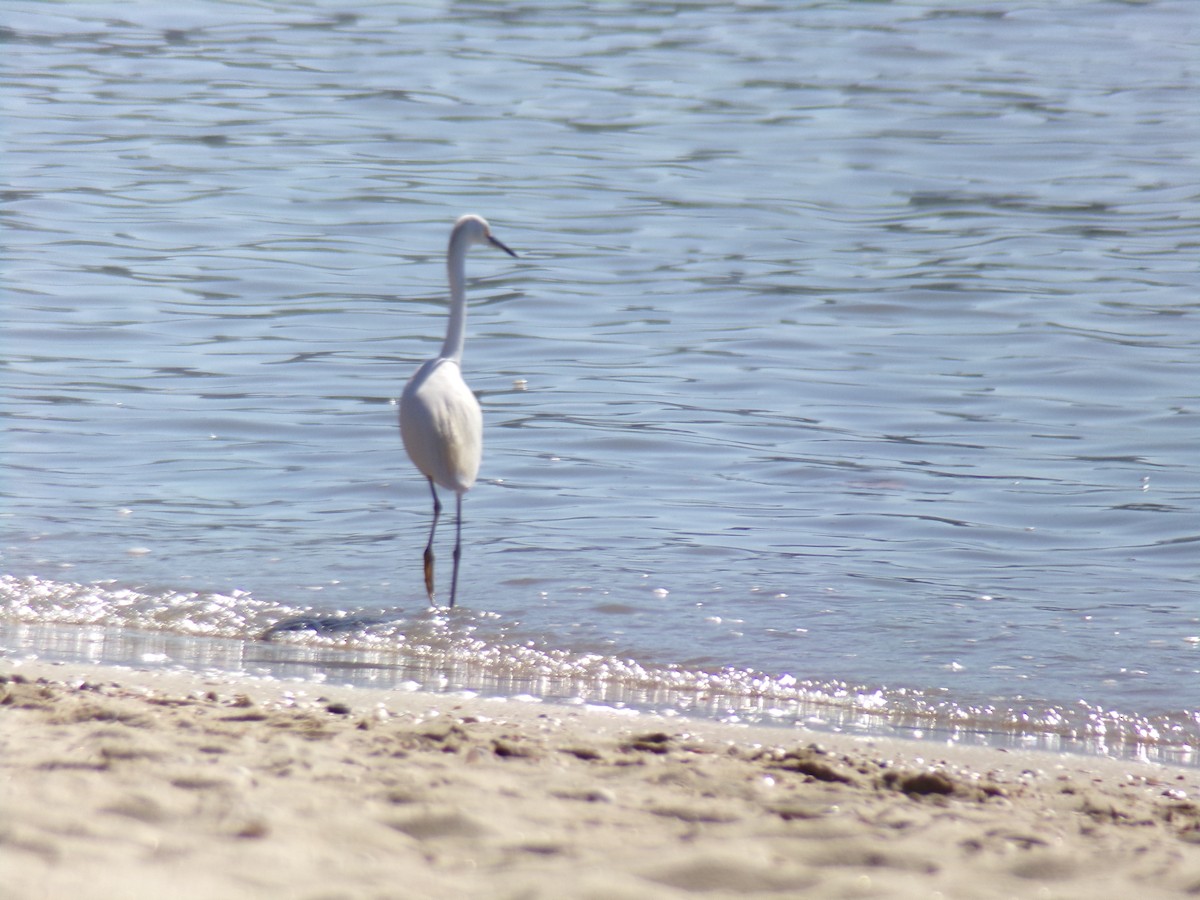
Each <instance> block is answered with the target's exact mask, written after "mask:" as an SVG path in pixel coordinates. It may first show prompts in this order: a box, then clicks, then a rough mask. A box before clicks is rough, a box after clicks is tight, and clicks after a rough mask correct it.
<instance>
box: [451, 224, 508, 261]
mask: <svg viewBox="0 0 1200 900" xmlns="http://www.w3.org/2000/svg"><path fill="white" fill-rule="evenodd" d="M457 241H465V242H466V246H468V247H469V246H470V245H471V244H491V245H492V246H493V247H499V248H500V249H501V250H503V251H504V252H505V253H507V254H508V255H509V256H513V257H515V256H516V255H517V254H515V253H513V252H512V251H511V250H509V249H508V248H507V247H506V246H504V244H502V243H501V242H500V241H499V240H498V239H496V238H495V237H493V236H492V229H491V226H489V225H488V223H487V220H486V219H484V218H483V216H476V215H474V214H471V213H468V214H467V215H465V216H460V217H459V219H458V221H457V222H455V223H454V230H453V231H452V232H450V243H451V245H453V244H454V243H456V242H457Z"/></svg>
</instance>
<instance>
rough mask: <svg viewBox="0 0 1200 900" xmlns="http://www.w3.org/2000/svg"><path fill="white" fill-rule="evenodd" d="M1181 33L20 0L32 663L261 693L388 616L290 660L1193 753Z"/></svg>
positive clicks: (893, 6)
mask: <svg viewBox="0 0 1200 900" xmlns="http://www.w3.org/2000/svg"><path fill="white" fill-rule="evenodd" d="M1198 32H1200V27H1198V26H1197V23H1196V20H1195V16H1194V14H1193V10H1192V8H1191V5H1190V4H1189V3H1187V2H1185V0H1179V2H1148V3H1128V4H1127V3H1109V4H1099V5H1088V6H1087V7H1086V8H1085V7H1083V6H1079V7H1069V6H1067V5H1063V4H1056V3H1049V2H1046V3H1030V4H1026V5H1024V6H1022V7H1020V8H1017V9H1012V10H1004V9H1001V8H987V9H986V10H984V9H983V8H978V7H974V6H967V5H964V6H963V7H962V8H958V9H955V8H952V7H946V6H944V5H940V4H939V5H934V4H920V3H870V4H866V3H864V4H845V5H825V4H808V5H795V4H788V5H783V4H780V5H772V4H768V3H763V4H748V5H745V6H739V7H731V6H730V5H729V4H716V3H713V4H707V3H700V4H686V5H674V4H636V3H632V4H604V5H599V6H594V5H572V4H561V5H558V4H556V5H548V4H536V5H529V6H519V5H518V6H514V5H512V4H490V3H478V4H468V5H458V4H448V5H445V6H444V7H442V8H440V9H433V8H426V7H417V8H409V7H397V6H393V5H390V4H385V5H377V6H368V7H365V8H362V9H360V10H359V11H357V12H355V13H353V14H351V13H347V12H345V10H344V9H343V8H341V7H339V6H338V5H336V4H322V3H311V4H289V5H287V6H286V7H277V6H260V5H254V4H244V3H216V2H207V3H200V4H193V5H191V6H188V7H186V8H172V9H170V10H169V11H168V10H167V9H166V8H161V9H160V8H157V7H153V6H139V5H128V4H125V5H119V6H118V5H115V4H114V5H108V4H105V3H92V4H86V5H54V4H43V3H20V2H19V3H16V4H10V6H9V7H7V8H6V16H5V30H4V31H3V32H2V34H0V37H3V39H4V42H5V51H6V58H7V59H9V60H10V65H9V66H8V67H7V73H6V75H5V82H4V88H3V93H2V98H3V103H4V111H3V112H4V116H3V118H4V121H5V123H6V124H5V126H4V129H5V131H4V135H5V145H6V151H5V157H6V158H5V171H6V173H7V176H8V178H7V181H8V189H7V190H6V192H5V193H4V196H3V198H2V199H3V205H2V207H0V208H2V209H3V213H4V221H5V223H6V225H7V231H6V238H7V243H8V248H7V251H6V254H5V260H4V284H5V288H4V292H5V300H6V302H5V306H4V309H5V313H4V315H5V322H4V350H5V353H4V356H5V359H6V364H5V366H4V369H3V379H4V387H5V390H4V401H3V404H4V405H3V415H4V417H5V433H4V453H5V459H6V462H7V469H8V474H7V476H6V478H5V480H4V482H3V491H4V505H3V518H2V519H0V541H2V547H3V554H4V558H3V567H4V571H5V572H6V573H8V577H7V578H6V579H5V580H4V581H3V582H0V616H2V617H3V620H2V621H0V624H3V625H4V628H3V631H2V632H0V634H3V646H4V647H5V649H7V651H8V652H9V653H10V654H11V653H23V652H40V653H43V654H46V653H63V654H66V655H71V654H73V653H77V654H79V655H83V656H89V655H93V654H96V653H103V654H106V655H107V657H108V658H113V657H115V658H122V657H124V656H125V655H126V654H128V658H130V659H136V658H140V657H142V656H145V655H146V654H149V655H150V656H152V657H155V658H157V657H158V656H162V655H164V653H165V651H162V650H161V649H155V648H156V647H157V644H156V642H161V641H168V642H169V646H170V647H171V648H172V649H171V651H170V652H169V653H165V655H166V656H179V657H185V656H186V657H189V658H193V659H199V660H200V661H204V660H207V659H209V657H210V656H211V655H212V654H214V653H217V651H215V650H212V649H211V648H210V649H208V650H205V649H202V648H198V647H196V646H192V645H187V646H189V647H190V649H184V646H185V644H186V642H185V644H180V643H179V636H180V635H184V636H192V637H204V638H220V639H224V640H230V641H233V642H235V644H237V645H238V646H239V647H242V648H243V649H240V650H238V651H236V652H235V653H234V656H233V657H232V658H229V659H227V662H228V664H229V665H232V666H234V667H237V666H241V665H246V664H248V663H246V662H245V660H246V659H248V658H258V656H256V654H259V655H261V646H262V645H261V644H259V643H251V644H246V645H242V644H240V643H238V642H240V641H242V640H244V639H247V638H254V637H257V636H258V635H260V634H261V633H262V631H263V630H264V629H266V628H268V627H270V626H271V624H272V623H274V622H277V621H279V620H281V619H287V618H288V617H291V616H300V615H307V614H310V613H314V614H317V615H319V616H325V617H329V616H335V617H336V616H349V617H350V618H355V617H359V616H368V617H369V616H371V615H381V616H383V617H384V618H386V619H388V622H389V623H391V624H379V623H376V624H374V625H370V626H365V627H364V628H363V629H349V630H339V631H337V632H336V633H334V634H316V635H314V634H313V633H312V632H304V631H297V632H288V633H285V634H283V635H280V636H279V637H278V639H277V640H276V641H275V642H273V643H272V646H274V647H279V646H283V647H286V648H292V650H294V652H296V653H300V654H301V656H304V654H315V656H310V657H306V659H307V662H304V663H303V664H304V665H317V664H320V665H332V663H329V662H328V661H329V660H330V659H332V658H334V657H331V656H330V655H329V654H330V653H335V650H336V653H342V654H348V656H344V657H337V658H339V659H348V660H350V661H351V662H352V663H353V664H354V665H355V666H359V665H360V664H361V666H364V667H366V668H367V669H370V667H371V666H376V667H380V668H376V669H371V671H374V672H376V674H375V675H371V676H370V677H372V678H387V677H392V675H393V674H394V673H395V672H396V671H397V670H398V669H399V670H404V667H405V666H412V665H416V666H417V668H418V670H419V671H418V672H417V673H416V674H414V673H412V672H409V673H408V674H406V675H404V677H406V678H408V677H413V678H416V680H418V681H420V682H421V683H431V684H436V683H438V682H439V679H441V680H442V681H444V682H445V683H447V684H454V685H457V686H463V685H466V686H472V685H476V686H479V687H481V688H482V689H490V690H502V691H503V690H517V691H528V692H531V693H538V692H539V691H541V692H544V693H546V694H548V695H549V694H553V695H556V696H559V695H561V696H567V695H573V694H580V693H583V694H589V693H594V692H596V691H600V692H601V693H602V694H603V695H604V696H605V697H617V698H618V699H619V700H620V701H621V702H625V701H624V700H623V699H621V698H624V697H626V695H628V696H629V697H631V698H632V699H633V700H635V701H636V700H639V699H640V700H645V699H646V698H647V697H657V698H658V699H657V700H656V701H655V702H661V703H665V704H668V705H670V704H678V705H682V706H685V707H695V706H697V705H700V706H703V704H704V702H705V701H704V700H696V699H686V698H685V699H680V698H679V696H678V695H676V694H671V693H670V691H675V690H678V689H679V688H680V684H682V685H683V688H682V689H683V690H684V692H685V693H686V692H689V691H691V692H693V694H689V695H688V698H693V696H694V692H695V691H697V690H698V691H699V695H700V696H702V697H710V696H713V695H714V694H716V695H719V696H722V697H731V698H733V699H732V700H730V701H729V703H728V704H727V705H726V706H722V707H721V709H720V710H716V709H715V708H714V710H713V711H718V712H720V714H726V713H731V711H732V713H736V712H737V711H738V710H741V711H742V712H743V713H745V712H746V711H747V710H750V711H753V710H763V709H770V710H780V709H784V707H782V706H780V704H781V703H782V704H785V705H786V704H787V703H796V702H799V701H798V698H799V697H800V695H803V696H804V697H805V698H808V699H814V698H815V699H816V700H818V701H820V702H822V703H826V701H828V702H827V703H826V705H825V706H822V707H821V709H823V710H825V711H826V712H825V713H814V712H812V710H811V709H809V708H808V707H805V709H804V710H801V711H799V712H797V710H796V709H794V708H792V707H788V708H787V709H785V710H784V713H783V716H784V718H787V717H788V716H792V715H793V714H794V715H795V716H796V717H798V718H801V719H804V718H812V717H813V716H819V715H825V714H827V715H830V716H832V717H833V718H834V719H835V720H836V721H837V722H839V723H841V722H843V717H845V719H846V720H847V721H849V720H853V721H854V722H861V721H864V719H863V718H862V716H869V721H870V722H880V721H889V720H888V716H892V717H893V718H892V719H891V720H890V721H893V722H895V721H904V722H907V721H908V718H906V717H908V716H910V715H912V714H914V713H919V715H920V716H922V717H924V718H922V719H921V725H920V727H922V728H932V729H943V728H960V729H966V730H968V731H974V732H979V733H985V732H994V731H1004V732H1005V733H1011V734H1017V735H1018V736H1019V735H1025V734H1027V735H1030V736H1031V739H1038V740H1042V739H1045V738H1046V735H1053V736H1054V739H1056V740H1057V739H1059V738H1061V737H1063V736H1065V737H1066V738H1068V739H1071V740H1076V739H1078V740H1082V741H1083V742H1085V743H1087V744H1088V746H1089V747H1093V748H1095V749H1111V748H1112V747H1113V746H1115V745H1116V744H1122V745H1129V746H1135V747H1136V748H1137V749H1138V751H1139V752H1170V753H1172V754H1175V755H1177V756H1183V757H1187V756H1188V755H1189V754H1190V753H1192V752H1193V751H1194V750H1196V749H1200V727H1198V726H1197V711H1200V678H1198V677H1197V676H1198V674H1200V657H1198V656H1197V654H1198V653H1200V600H1198V589H1200V571H1198V570H1200V567H1198V565H1197V553H1198V549H1197V548H1198V546H1200V545H1198V543H1197V542H1198V541H1200V515H1198V512H1200V488H1198V487H1197V486H1198V485H1200V454H1197V452H1196V445H1197V433H1198V432H1197V429H1198V427H1200V389H1198V387H1197V385H1200V324H1198V312H1200V301H1198V300H1197V294H1196V288H1197V282H1198V279H1197V267H1196V257H1197V248H1198V247H1200V227H1198V226H1200V222H1198V216H1197V212H1196V210H1197V204H1196V200H1197V189H1196V181H1195V172H1196V163H1197V155H1198V154H1197V147H1200V124H1198V123H1200V116H1198V115H1197V112H1200V110H1198V109H1197V101H1196V97H1197V96H1200V95H1198V94H1197V87H1198V85H1197V83H1196V81H1197V74H1196V68H1195V59H1196V58H1197V50H1198V48H1200V33H1198ZM465 211H476V212H479V213H482V214H484V215H486V216H487V217H488V218H489V219H490V221H491V222H492V225H493V227H494V229H495V231H496V233H497V235H498V236H499V237H500V238H501V239H502V240H504V241H505V242H506V243H508V244H509V245H510V246H512V247H513V248H514V249H515V250H517V251H518V252H519V253H520V254H521V259H520V260H511V259H509V258H507V257H505V256H503V255H502V254H499V253H488V252H486V251H476V252H475V254H474V255H473V256H472V258H471V259H470V261H469V265H468V272H469V274H470V275H471V276H472V279H473V280H472V283H471V285H470V289H469V294H470V296H471V298H472V305H471V312H470V321H469V323H468V341H467V350H466V358H465V364H464V365H465V369H466V374H467V377H468V380H469V381H470V383H471V384H472V386H473V387H474V388H475V389H476V390H477V391H478V392H479V393H480V396H481V402H482V405H483V408H484V416H485V427H486V435H485V456H484V463H483V470H482V473H481V481H480V483H479V484H478V485H477V486H476V488H475V489H474V490H473V491H472V492H471V493H470V495H469V496H468V498H467V501H466V511H467V519H466V525H465V533H466V537H467V540H468V546H467V549H466V555H465V562H464V569H463V574H462V581H461V584H460V597H461V601H462V603H463V604H464V606H465V607H467V608H466V609H464V610H460V611H458V612H457V613H456V614H455V615H453V616H449V617H445V616H440V615H431V614H430V613H428V612H427V611H426V608H425V606H426V602H425V598H424V593H423V588H422V584H421V573H420V551H421V548H422V546H423V543H424V539H425V533H426V529H427V527H428V515H429V509H428V495H427V489H426V487H425V485H424V483H423V481H422V479H421V478H420V477H419V476H418V475H417V474H416V473H415V471H414V470H413V469H412V468H411V466H410V465H409V464H408V462H407V460H406V459H405V457H404V455H403V452H402V451H401V449H400V447H399V439H398V434H397V429H396V427H395V408H394V403H393V398H395V397H396V396H398V394H399V392H400V388H401V386H402V384H403V382H404V380H405V379H406V378H407V376H408V374H409V373H410V372H411V370H412V369H413V368H414V367H415V365H416V364H417V363H418V362H419V361H420V360H421V359H422V358H424V357H426V356H428V355H430V354H432V353H434V352H436V349H437V347H438V345H439V343H440V340H441V332H442V329H443V328H444V316H445V300H444V296H445V287H444V269H443V264H442V254H443V252H444V246H445V240H446V235H447V233H448V228H449V225H450V223H451V222H452V221H453V219H454V218H455V217H456V216H457V215H458V214H460V213H462V212H465ZM445 534H446V535H448V534H449V529H447V530H446V532H445ZM449 549H450V548H449V546H448V545H444V549H442V551H441V558H442V560H443V565H445V564H446V563H447V562H448V560H449ZM447 574H448V572H443V573H442V575H443V577H445V576H446V575H447ZM79 624H87V625H103V626H105V627H106V629H107V630H104V631H96V630H94V629H89V630H84V631H80V632H79V633H78V634H77V635H76V636H75V637H63V636H62V633H61V632H60V631H58V630H57V629H58V628H59V627H61V626H66V625H79ZM112 629H115V632H114V631H113V630H112ZM114 634H115V635H116V636H115V637H114ZM147 641H148V642H149V645H150V646H151V649H149V650H143V649H137V650H135V649H132V648H133V647H134V646H136V647H138V648H142V647H144V646H145V645H146V642H147ZM130 642H132V643H130ZM98 647H101V648H102V649H97V648H98ZM89 648H90V649H89ZM114 648H116V649H114ZM246 648H249V649H246ZM221 652H222V653H223V652H224V651H221ZM273 652H274V651H273ZM363 654H366V655H365V656H363ZM379 654H383V657H382V658H381V657H380V656H379ZM217 655H218V656H219V655H220V654H219V653H218V654H217ZM335 655H336V654H335ZM221 658H223V659H225V658H226V657H223V656H222V657H221ZM439 667H441V668H439ZM446 667H449V668H446ZM380 672H382V673H383V674H378V673H380ZM438 672H441V673H442V674H441V675H439V674H438ZM447 672H448V673H449V674H447ZM389 673H391V674H389ZM546 679H549V681H546ZM697 685H699V687H697ZM914 697H916V698H918V700H916V701H914V699H913V698H914ZM718 705H720V704H718ZM705 708H708V707H705ZM830 709H832V710H835V711H836V712H834V713H829V712H828V710H830ZM847 710H848V712H847ZM1147 748H1150V750H1147ZM1162 748H1167V750H1165V751H1164V750H1163V749H1162Z"/></svg>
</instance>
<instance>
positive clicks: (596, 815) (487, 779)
mask: <svg viewBox="0 0 1200 900" xmlns="http://www.w3.org/2000/svg"><path fill="white" fill-rule="evenodd" d="M0 678H2V681H0V772H2V774H0V873H3V876H2V878H0V898H5V900H7V898H22V900H25V898H61V897H78V898H118V897H119V898H159V897H164V896H170V897H173V898H218V897H219V898H242V897H287V898H306V900H307V898H311V900H318V898H321V900H333V898H360V897H370V898H385V897H386V898H425V897H428V898H442V897H467V898H514V900H515V898H597V900H599V898H605V900H611V898H630V900H632V898H680V897H690V896H700V897H704V898H725V897H728V898H733V897H755V896H762V897H793V896H795V897H810V896H811V897H822V898H827V897H889V898H891V897H936V896H942V897H947V898H960V897H967V898H973V897H997V898H999V897H1017V898H1027V897H1048V898H1073V897H1079V898H1084V897H1086V898H1095V897H1134V896H1136V897H1139V898H1155V897H1177V896H1180V895H1185V894H1188V893H1196V892H1200V805H1198V803H1197V799H1198V798H1200V771H1198V770H1193V769H1185V768H1170V767H1163V766H1156V765H1149V764H1141V763H1135V762H1124V761H1116V760H1108V759H1101V758H1095V757H1083V756H1068V755H1054V754H1047V753H1035V752H1005V751H1002V750H999V749H991V748H979V747H959V746H948V745H945V744H935V743H919V742H905V741H893V740H881V739H859V738H853V737H848V736H843V735H816V734H810V733H806V732H799V731H795V730H775V729H768V728H746V727H738V726H732V725H721V724H717V723H711V722H704V721H693V720H684V719H679V718H664V717H659V716H653V715H645V714H642V715H630V714H622V713H618V712H613V711H600V710H591V709H585V708H582V707H569V706H568V707H551V706H549V705H545V704H540V703H525V702H519V701H513V700H508V701H502V700H489V699H479V698H465V697H461V696H453V695H439V694H429V693H419V692H418V693H405V692H403V691H383V690H379V691H375V690H365V689H358V688H342V687H334V686H331V685H320V684H312V683H299V682H297V683H287V682H279V681H270V680H235V679H233V678H230V677H226V676H211V677H205V676H201V675H196V674H187V673H175V672H153V671H138V670H132V669H124V668H101V667H94V666H85V665H69V664H68V665H61V666H56V665H49V664H45V663H29V662H27V663H15V662H11V661H6V662H3V663H0Z"/></svg>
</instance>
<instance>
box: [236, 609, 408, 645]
mask: <svg viewBox="0 0 1200 900" xmlns="http://www.w3.org/2000/svg"><path fill="white" fill-rule="evenodd" d="M397 618H398V616H388V615H367V614H362V615H351V616H292V618H290V619H281V620H280V621H278V622H276V623H275V624H274V625H272V626H271V627H270V628H268V629H267V630H266V631H264V632H263V633H262V634H261V635H259V640H263V641H269V640H271V639H272V638H273V637H275V635H277V634H281V633H282V632H285V631H315V632H316V633H317V634H338V633H339V632H342V631H354V630H356V629H359V628H366V627H368V626H370V625H380V624H382V623H384V622H393V621H395V620H396V619H397Z"/></svg>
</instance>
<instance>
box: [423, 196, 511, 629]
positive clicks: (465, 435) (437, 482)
mask: <svg viewBox="0 0 1200 900" xmlns="http://www.w3.org/2000/svg"><path fill="white" fill-rule="evenodd" d="M473 244H490V245H491V246H493V247H499V248H500V249H501V250H503V251H504V252H505V253H507V254H509V255H510V256H516V255H517V254H515V253H513V252H512V251H511V250H509V249H508V248H507V247H506V246H504V244H502V243H500V241H498V240H496V238H494V237H492V232H491V229H490V228H489V227H488V223H487V222H486V221H484V220H483V219H482V218H480V217H479V216H473V215H466V216H462V217H461V218H460V219H459V220H458V221H457V222H455V223H454V229H453V230H452V231H451V232H450V248H449V251H448V252H447V256H446V270H447V274H448V275H449V278H450V321H449V323H448V324H447V326H446V340H445V341H444V342H443V343H442V350H441V352H440V353H439V354H438V355H437V356H436V357H434V358H433V359H430V360H427V361H426V362H425V363H423V364H422V365H421V367H420V368H419V369H417V371H416V373H415V374H414V375H413V377H412V378H410V379H409V381H408V384H406V385H405V386H404V393H403V394H401V395H400V437H401V439H402V440H403V441H404V449H405V450H407V451H408V455H409V457H410V458H411V459H412V461H413V463H414V464H415V465H416V467H417V469H419V470H420V472H421V474H422V475H424V476H425V478H426V479H428V481H429V490H430V492H431V493H432V494H433V523H432V525H431V526H430V528H429V543H428V544H427V545H426V547H425V590H426V592H427V593H428V594H429V602H430V603H434V602H435V601H434V591H433V536H434V532H436V531H437V523H438V517H439V516H440V515H441V512H442V504H441V502H440V501H439V500H438V494H437V489H438V488H439V487H441V488H444V489H445V490H448V491H454V494H455V497H456V511H455V512H456V515H455V519H456V529H455V540H454V574H453V575H452V576H451V580H450V606H454V601H455V599H456V596H457V594H458V563H459V559H460V558H461V557H462V498H463V494H465V493H466V492H467V491H469V490H470V489H471V486H472V485H473V484H475V477H476V476H477V475H478V474H479V461H480V459H481V457H482V455H483V413H482V412H481V411H480V409H479V401H478V400H476V399H475V395H474V394H473V393H472V392H471V389H470V388H469V387H467V383H466V381H464V380H463V376H462V368H461V362H462V353H463V341H464V339H465V337H466V325H467V297H466V292H465V290H464V284H463V282H464V280H465V276H464V268H465V266H464V263H465V260H466V256H467V250H469V249H470V248H471V246H472V245H473Z"/></svg>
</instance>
